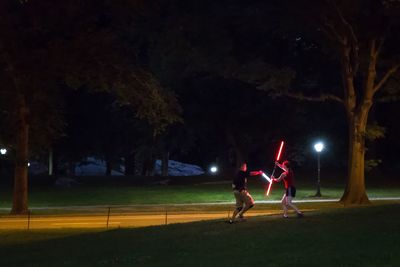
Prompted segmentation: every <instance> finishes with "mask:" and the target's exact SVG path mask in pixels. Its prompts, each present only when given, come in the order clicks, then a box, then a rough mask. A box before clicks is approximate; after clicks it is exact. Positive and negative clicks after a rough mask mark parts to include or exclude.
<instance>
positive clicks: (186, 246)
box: [0, 204, 400, 267]
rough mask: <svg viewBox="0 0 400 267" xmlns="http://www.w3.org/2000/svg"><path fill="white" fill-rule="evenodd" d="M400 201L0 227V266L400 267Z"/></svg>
mask: <svg viewBox="0 0 400 267" xmlns="http://www.w3.org/2000/svg"><path fill="white" fill-rule="evenodd" d="M399 229H400V205H399V204H392V205H372V206H369V207H361V208H339V209H333V210H332V209H325V210H323V211H318V212H311V213H307V214H306V217H305V218H303V219H296V218H289V219H282V218H280V217H279V216H260V217H255V218H250V219H249V220H248V221H247V222H245V223H237V224H233V225H229V224H226V223H225V222H223V221H209V222H198V223H189V224H176V225H168V226H162V227H148V228H137V229H119V230H112V231H89V232H83V231H77V230H74V231H72V230H57V231H31V232H26V231H20V232H0V254H1V255H0V266H210V267H211V266H400V257H399V256H398V253H399V251H400V242H399V240H400V231H399Z"/></svg>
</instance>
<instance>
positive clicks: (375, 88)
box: [373, 64, 400, 93]
mask: <svg viewBox="0 0 400 267" xmlns="http://www.w3.org/2000/svg"><path fill="white" fill-rule="evenodd" d="M399 67H400V64H398V65H395V66H393V67H392V68H390V69H389V70H388V71H387V72H386V74H385V75H384V76H383V78H382V79H381V80H380V82H379V83H378V84H377V85H376V86H375V87H374V91H373V92H374V93H375V92H376V91H378V90H379V89H380V88H381V87H382V86H383V85H384V84H385V82H386V81H387V80H388V79H389V78H390V76H392V75H393V74H394V73H395V72H396V71H397V70H398V69H399Z"/></svg>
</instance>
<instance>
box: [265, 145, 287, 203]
mask: <svg viewBox="0 0 400 267" xmlns="http://www.w3.org/2000/svg"><path fill="white" fill-rule="evenodd" d="M284 144H285V142H283V141H281V145H280V147H279V151H278V154H277V155H276V161H279V159H280V158H281V154H282V149H283V145H284ZM275 167H276V165H275V166H274V170H273V171H272V174H271V178H272V176H273V175H274V172H275ZM271 186H272V180H271V181H270V182H269V185H268V190H267V196H268V195H269V191H270V190H271Z"/></svg>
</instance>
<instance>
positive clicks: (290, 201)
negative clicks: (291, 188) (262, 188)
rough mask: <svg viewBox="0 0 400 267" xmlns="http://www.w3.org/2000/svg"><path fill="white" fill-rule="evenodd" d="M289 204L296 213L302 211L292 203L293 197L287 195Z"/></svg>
mask: <svg viewBox="0 0 400 267" xmlns="http://www.w3.org/2000/svg"><path fill="white" fill-rule="evenodd" d="M287 205H288V206H289V207H291V208H292V209H294V210H295V211H296V213H301V212H300V210H299V209H298V208H297V207H296V206H295V205H294V204H293V203H292V197H287Z"/></svg>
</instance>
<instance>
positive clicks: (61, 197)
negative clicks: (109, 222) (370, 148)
mask: <svg viewBox="0 0 400 267" xmlns="http://www.w3.org/2000/svg"><path fill="white" fill-rule="evenodd" d="M249 184H250V185H249V191H250V192H251V194H252V195H253V197H254V198H255V199H256V200H266V199H268V200H278V199H280V198H281V195H282V192H283V189H282V184H276V185H274V187H273V190H272V194H271V195H270V197H268V198H266V197H265V196H264V189H263V187H262V185H261V184H260V183H256V182H250V183H249ZM10 191H11V190H4V189H3V190H0V207H10V206H11V192H10ZM342 193H343V185H339V184H328V185H326V186H323V187H322V194H323V197H325V198H339V197H340V196H341V195H342ZM313 194H315V186H314V184H313V183H304V182H303V183H302V182H299V183H298V194H297V197H296V198H297V199H307V198H309V197H310V196H312V195H313ZM368 194H369V196H370V197H399V196H400V185H399V184H395V185H392V184H389V185H386V184H378V185H375V186H373V187H372V186H371V187H370V188H368ZM227 201H233V195H232V191H231V188H230V184H229V182H228V183H226V184H203V185H170V186H146V187H144V186H93V187H87V186H78V187H76V188H70V189H55V188H51V187H35V188H32V189H31V190H30V192H29V204H30V206H68V205H131V204H167V203H203V202H227Z"/></svg>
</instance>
